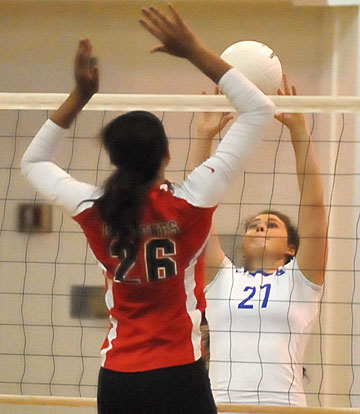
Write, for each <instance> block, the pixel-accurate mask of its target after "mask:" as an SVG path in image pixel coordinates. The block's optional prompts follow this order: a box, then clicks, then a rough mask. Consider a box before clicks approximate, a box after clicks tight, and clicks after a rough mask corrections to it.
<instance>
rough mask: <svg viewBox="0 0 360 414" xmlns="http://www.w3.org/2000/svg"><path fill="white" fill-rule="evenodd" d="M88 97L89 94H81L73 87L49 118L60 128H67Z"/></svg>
mask: <svg viewBox="0 0 360 414" xmlns="http://www.w3.org/2000/svg"><path fill="white" fill-rule="evenodd" d="M90 98H91V96H89V97H87V96H83V95H82V94H81V93H80V92H79V91H78V90H77V89H76V88H75V89H74V90H73V91H72V92H71V93H70V95H69V96H68V97H67V99H66V100H65V102H64V103H63V104H62V105H61V106H60V107H59V108H58V109H57V110H56V111H55V112H54V113H53V114H52V115H51V117H50V119H51V120H52V121H53V122H55V124H56V125H58V126H60V127H61V128H65V129H66V128H69V127H70V126H71V124H72V122H73V121H74V119H75V118H76V116H77V115H78V114H79V113H80V112H81V110H82V109H83V107H84V106H85V105H86V104H87V103H88V101H89V100H90Z"/></svg>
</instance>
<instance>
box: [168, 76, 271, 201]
mask: <svg viewBox="0 0 360 414" xmlns="http://www.w3.org/2000/svg"><path fill="white" fill-rule="evenodd" d="M219 86H220V88H221V90H222V92H223V93H225V95H226V96H227V98H228V99H229V101H230V102H231V103H232V104H233V106H234V107H235V108H236V110H237V112H238V113H239V116H238V118H237V120H236V121H235V122H234V124H233V125H232V126H231V128H230V129H229V131H228V133H227V134H226V135H225V137H224V139H223V140H222V142H221V143H220V144H219V146H218V147H217V150H216V152H215V153H214V155H213V156H212V157H210V158H209V159H208V160H207V161H205V162H204V163H203V164H201V165H200V166H199V167H197V168H196V169H195V170H194V171H193V172H192V173H191V174H190V175H189V176H188V177H187V178H186V180H185V181H184V182H183V183H182V184H181V185H176V186H175V187H174V194H175V195H176V196H177V197H179V198H183V199H185V200H187V201H188V202H189V203H191V204H193V205H195V206H198V207H213V206H215V205H217V204H219V203H220V201H222V199H223V198H224V197H225V196H226V193H227V192H228V190H229V187H230V186H231V184H232V183H233V181H234V179H235V178H236V177H237V176H238V175H239V173H240V171H241V169H242V168H243V164H244V160H246V159H247V158H248V157H249V155H250V154H251V152H252V151H253V150H254V149H255V147H256V145H257V144H258V142H259V141H260V139H261V133H262V131H263V130H264V127H265V126H266V125H267V124H268V123H269V121H270V120H272V118H273V116H274V112H275V107H274V105H273V103H272V101H271V100H270V99H269V98H268V97H266V96H265V95H264V94H263V93H262V92H261V91H260V90H259V89H257V88H256V87H255V86H254V85H253V84H252V83H251V82H250V81H248V80H247V79H246V78H245V77H244V76H243V75H241V74H240V73H239V72H238V71H236V70H235V69H230V70H229V71H228V72H227V73H225V75H224V76H223V77H222V78H221V79H220V82H219Z"/></svg>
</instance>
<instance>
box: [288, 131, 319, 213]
mask: <svg viewBox="0 0 360 414" xmlns="http://www.w3.org/2000/svg"><path fill="white" fill-rule="evenodd" d="M290 134H291V140H292V145H293V148H294V153H295V159H296V173H297V179H298V185H299V191H300V195H301V203H302V204H304V205H322V204H323V182H322V178H321V175H320V168H319V163H318V160H317V156H316V153H315V149H314V145H313V142H312V140H311V137H310V136H309V133H308V130H307V128H306V125H300V126H297V127H296V128H292V129H290Z"/></svg>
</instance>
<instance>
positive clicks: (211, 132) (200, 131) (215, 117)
mask: <svg viewBox="0 0 360 414" xmlns="http://www.w3.org/2000/svg"><path fill="white" fill-rule="evenodd" d="M219 93H220V91H219V87H218V86H216V88H215V95H219ZM202 94H203V95H206V93H205V92H203V93H202ZM233 118H234V117H233V115H232V114H231V113H229V112H202V113H200V114H199V117H198V122H197V135H198V138H214V137H215V136H216V135H217V134H218V133H219V132H220V131H221V130H222V129H223V128H225V126H226V125H227V124H228V123H229V121H231V120H232V119H233ZM209 155H210V154H209ZM209 155H207V156H209Z"/></svg>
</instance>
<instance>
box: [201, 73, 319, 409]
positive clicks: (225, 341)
mask: <svg viewBox="0 0 360 414" xmlns="http://www.w3.org/2000/svg"><path fill="white" fill-rule="evenodd" d="M284 87H285V93H286V94H287V95H291V94H296V90H295V88H294V87H293V88H290V87H289V85H288V82H287V79H286V76H284ZM279 93H280V94H282V92H281V91H279ZM275 117H276V118H277V119H278V120H279V121H281V122H282V123H283V124H284V125H285V126H287V127H288V128H289V130H290V135H291V140H292V145H293V149H294V152H295V158H296V170H297V177H298V184H299V190H300V193H301V197H300V205H299V212H298V217H299V222H298V229H295V228H294V226H292V225H291V223H290V220H289V219H288V217H287V216H285V215H283V214H281V213H279V212H275V211H264V212H262V213H260V214H257V215H256V216H254V217H252V218H251V219H249V220H248V221H247V223H246V225H245V237H244V244H243V258H244V267H242V268H237V267H236V266H235V265H234V264H233V263H232V262H231V261H230V260H229V259H228V258H227V257H226V256H225V253H224V251H223V250H222V248H221V245H220V243H219V240H218V238H217V236H214V237H212V238H211V240H210V241H209V244H208V248H207V251H206V266H207V281H208V283H209V284H208V286H207V287H206V298H207V310H206V318H207V321H208V324H209V332H210V364H209V365H210V370H209V372H210V380H211V386H212V390H213V394H214V397H215V400H216V402H218V403H219V402H224V403H227V402H231V403H239V404H267V405H272V404H274V405H306V399H305V395H304V389H303V383H302V380H303V365H302V362H303V359H304V352H305V348H306V345H307V343H308V339H309V333H310V331H311V328H312V326H313V324H314V321H315V319H316V316H317V314H318V308H319V301H320V299H321V295H322V285H323V282H324V275H325V268H326V262H327V219H326V211H325V207H324V204H323V185H322V180H321V177H320V175H319V167H318V163H317V159H316V155H315V152H314V148H313V144H312V142H311V138H310V137H309V134H308V131H307V128H306V123H305V119H304V117H303V115H301V114H277V115H276V116H275ZM214 122H215V123H214ZM218 130H219V126H218V119H216V117H215V115H211V114H206V118H205V119H203V120H202V122H200V125H199V128H198V133H199V136H200V137H202V138H210V139H209V140H208V144H209V145H210V143H211V138H212V137H213V136H214V135H215V134H216V132H218ZM201 145H202V148H201V151H204V143H202V144H201ZM206 155H207V154H205V153H202V155H201V156H206ZM214 277H215V278H214Z"/></svg>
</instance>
